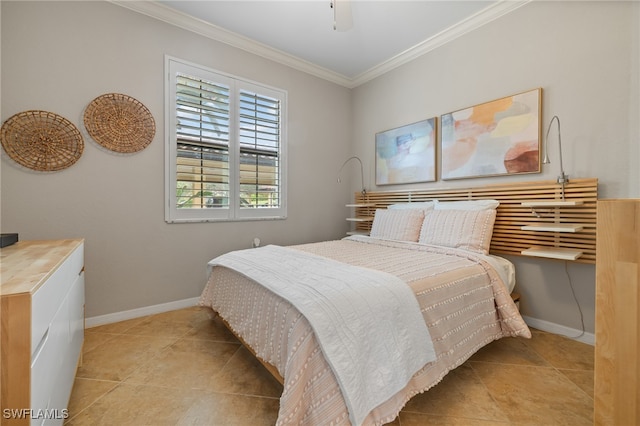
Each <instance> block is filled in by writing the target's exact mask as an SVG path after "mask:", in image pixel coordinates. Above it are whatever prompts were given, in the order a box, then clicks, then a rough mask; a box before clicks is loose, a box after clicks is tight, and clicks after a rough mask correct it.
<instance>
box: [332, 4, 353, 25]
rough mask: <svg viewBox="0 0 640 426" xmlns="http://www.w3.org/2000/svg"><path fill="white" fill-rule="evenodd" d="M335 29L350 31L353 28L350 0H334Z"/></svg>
mask: <svg viewBox="0 0 640 426" xmlns="http://www.w3.org/2000/svg"><path fill="white" fill-rule="evenodd" d="M331 7H332V8H333V29H334V30H336V31H349V30H350V29H351V28H353V17H352V16H351V1H350V0H332V2H331Z"/></svg>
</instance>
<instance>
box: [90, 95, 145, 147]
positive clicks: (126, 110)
mask: <svg viewBox="0 0 640 426" xmlns="http://www.w3.org/2000/svg"><path fill="white" fill-rule="evenodd" d="M84 126H85V128H86V129H87V132H89V135H91V137H92V138H93V140H95V141H96V142H98V143H99V144H100V145H102V146H103V147H105V148H107V149H109V150H111V151H115V152H120V153H133V152H138V151H142V150H143V149H145V148H146V147H147V145H149V144H150V143H151V141H152V140H153V137H154V136H155V134H156V122H155V120H154V119H153V116H152V115H151V112H149V110H148V109H147V107H145V106H144V105H143V104H142V103H141V102H139V101H138V100H136V99H134V98H132V97H130V96H127V95H122V94H119V93H107V94H105V95H102V96H98V97H97V98H95V99H94V100H93V101H91V103H90V104H89V105H88V106H87V109H86V110H85V112H84Z"/></svg>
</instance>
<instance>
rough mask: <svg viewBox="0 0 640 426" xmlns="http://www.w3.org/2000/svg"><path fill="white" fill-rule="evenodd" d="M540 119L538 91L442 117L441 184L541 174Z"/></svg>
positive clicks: (540, 107)
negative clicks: (483, 178) (470, 179)
mask: <svg viewBox="0 0 640 426" xmlns="http://www.w3.org/2000/svg"><path fill="white" fill-rule="evenodd" d="M541 117H542V89H541V88H537V89H533V90H529V91H527V92H523V93H519V94H516V95H512V96H506V97H504V98H500V99H496V100H493V101H490V102H485V103H483V104H479V105H475V106H472V107H469V108H465V109H461V110H458V111H454V112H450V113H448V114H444V115H442V116H441V117H440V147H439V151H440V155H441V161H440V170H441V178H442V180H451V179H464V178H477V177H487V176H502V175H513V174H524V173H540V172H541V160H540V152H541V127H540V126H541V121H540V120H541Z"/></svg>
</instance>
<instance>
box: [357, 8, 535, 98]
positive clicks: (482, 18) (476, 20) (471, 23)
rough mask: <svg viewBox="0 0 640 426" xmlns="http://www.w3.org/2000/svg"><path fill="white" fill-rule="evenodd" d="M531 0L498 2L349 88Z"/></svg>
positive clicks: (380, 67)
mask: <svg viewBox="0 0 640 426" xmlns="http://www.w3.org/2000/svg"><path fill="white" fill-rule="evenodd" d="M531 1H533V0H500V1H498V2H496V3H494V4H492V5H490V6H487V7H486V8H485V9H483V10H481V11H480V12H477V13H476V14H474V15H472V16H470V17H469V18H467V19H465V20H463V21H460V22H458V23H457V24H455V25H453V26H451V27H449V28H447V29H445V30H443V31H441V32H439V33H438V34H436V35H434V36H432V37H430V38H428V39H427V40H425V41H423V42H421V43H418V44H417V45H415V46H413V47H411V48H409V49H407V50H405V51H404V52H402V53H399V54H398V55H396V56H394V57H393V58H391V59H389V60H387V61H385V62H382V63H380V64H378V65H376V66H374V67H373V68H371V69H370V70H368V71H366V72H364V73H362V74H360V75H359V76H357V77H356V78H354V79H353V80H351V87H352V88H353V87H357V86H360V85H361V84H364V83H366V82H367V81H370V80H373V79H374V78H376V77H379V76H381V75H382V74H385V73H387V72H389V71H391V70H393V69H395V68H398V67H399V66H401V65H404V64H406V63H408V62H411V61H413V60H414V59H416V58H418V57H420V56H422V55H424V54H426V53H428V52H431V51H432V50H435V49H437V48H438V47H440V46H443V45H445V44H447V43H449V42H451V41H453V40H455V39H457V38H458V37H461V36H463V35H465V34H468V33H470V32H472V31H474V30H476V29H478V28H480V27H482V26H483V25H486V24H488V23H490V22H492V21H494V20H496V19H498V18H500V17H501V16H504V15H506V14H508V13H511V12H513V11H514V10H516V9H518V8H520V7H522V6H524V5H525V4H527V3H530V2H531Z"/></svg>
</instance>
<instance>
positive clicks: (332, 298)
mask: <svg viewBox="0 0 640 426" xmlns="http://www.w3.org/2000/svg"><path fill="white" fill-rule="evenodd" d="M209 266H211V267H213V266H224V267H226V268H229V269H233V270H235V271H237V272H239V273H241V274H242V275H244V276H246V277H247V278H250V279H252V280H254V281H256V282H259V283H260V284H261V285H263V286H264V287H266V288H268V289H269V290H271V291H272V292H274V293H276V294H277V295H279V296H280V297H282V298H284V299H285V300H288V301H289V302H290V303H291V304H292V305H293V306H295V307H296V308H297V309H298V310H299V311H300V312H301V313H302V314H303V315H304V316H305V317H306V318H307V321H308V322H309V323H310V324H311V326H312V328H313V330H314V332H315V334H316V337H317V339H318V341H319V344H320V346H321V348H322V351H323V353H324V354H325V358H326V359H327V361H328V363H329V365H330V366H331V368H332V370H333V372H334V375H335V376H336V378H337V381H338V383H339V385H340V388H341V390H342V393H343V397H344V399H345V402H346V405H347V408H348V411H349V417H350V420H351V423H352V424H354V425H360V424H362V422H363V420H364V419H365V418H366V417H367V415H368V414H369V413H370V412H371V410H373V409H374V408H375V407H377V406H378V405H380V404H381V403H383V402H385V401H387V400H388V399H389V398H391V397H392V396H393V395H395V394H396V393H397V392H399V391H400V390H402V389H403V388H404V387H405V386H406V385H407V383H408V382H409V380H410V379H411V377H412V376H413V375H414V374H415V373H416V372H417V371H418V370H420V369H421V368H422V367H423V366H424V365H425V364H427V363H428V362H432V361H434V360H435V359H436V355H435V350H434V348H433V344H432V342H431V338H430V336H429V331H428V329H427V327H426V324H425V321H424V318H423V316H422V313H421V312H420V307H419V305H418V302H417V300H416V296H415V294H414V293H413V291H412V290H411V288H410V287H409V286H408V285H407V284H406V283H405V282H404V281H402V280H401V279H399V278H397V277H395V276H393V275H391V274H388V273H385V272H381V271H376V270H373V269H369V268H364V267H358V266H352V265H348V264H346V263H342V262H339V261H336V260H332V259H329V258H326V257H322V256H317V255H314V254H311V253H305V252H302V251H300V250H294V249H290V248H286V247H280V246H273V245H270V246H265V247H261V248H257V249H251V250H240V251H235V252H231V253H227V254H224V255H222V256H219V257H217V258H215V259H213V260H212V261H210V262H209ZM301 271H304V273H301Z"/></svg>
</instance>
